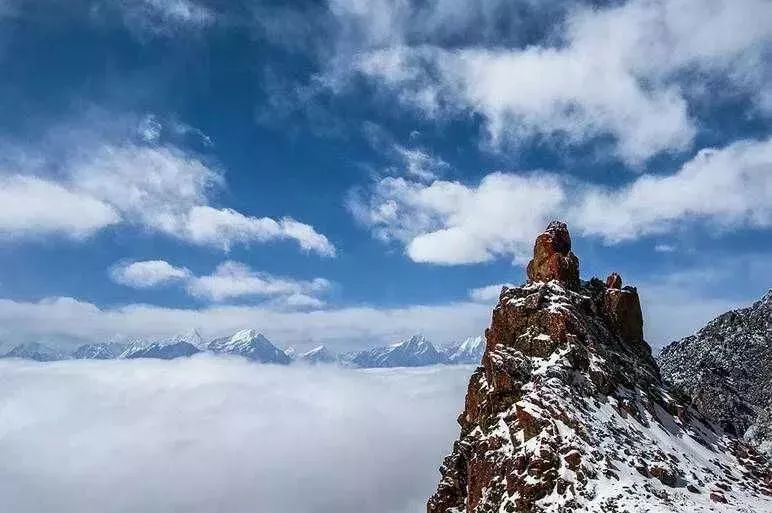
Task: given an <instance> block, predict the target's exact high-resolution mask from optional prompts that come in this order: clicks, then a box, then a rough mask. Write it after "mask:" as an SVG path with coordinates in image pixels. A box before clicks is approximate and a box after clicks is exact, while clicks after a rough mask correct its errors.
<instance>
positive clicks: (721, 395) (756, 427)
mask: <svg viewBox="0 0 772 513" xmlns="http://www.w3.org/2000/svg"><path fill="white" fill-rule="evenodd" d="M658 359H659V364H660V366H661V367H662V375H663V377H664V379H665V381H666V382H668V383H669V384H670V386H671V387H672V388H673V389H674V390H675V391H677V392H678V393H680V394H681V395H682V396H683V397H684V398H685V399H686V400H688V401H689V402H690V403H691V404H692V406H694V407H695V408H696V409H697V410H699V411H700V412H701V413H703V414H704V415H705V416H707V417H708V418H709V419H710V420H712V421H713V422H716V423H718V424H719V425H721V426H722V427H723V428H724V429H726V430H727V431H730V432H733V433H735V434H737V435H738V436H743V435H745V434H746V433H747V434H748V436H747V437H746V438H748V439H749V440H751V441H753V442H754V443H756V444H758V445H759V446H762V445H763V446H764V447H765V448H766V449H767V450H770V449H772V448H771V447H770V445H772V422H771V421H772V415H770V414H769V413H766V412H765V409H770V408H772V290H770V291H769V292H767V293H766V295H765V296H764V297H762V298H761V299H760V300H759V301H757V302H755V303H754V304H753V305H752V306H750V307H748V308H742V309H739V310H734V311H731V312H726V313H724V314H722V315H720V316H718V317H717V318H715V319H713V320H712V321H710V322H709V323H708V324H707V325H706V326H705V327H704V328H702V329H701V330H699V331H698V332H696V333H695V334H693V335H690V336H688V337H686V338H683V339H681V340H679V341H677V342H673V343H672V344H670V345H668V346H667V347H665V348H664V349H663V350H662V352H661V354H660V356H659V358H658ZM751 428H753V429H752V431H751V432H750V433H748V431H749V430H751ZM770 453H771V454H772V451H770Z"/></svg>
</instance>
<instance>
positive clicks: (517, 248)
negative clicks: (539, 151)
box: [351, 173, 565, 265]
mask: <svg viewBox="0 0 772 513" xmlns="http://www.w3.org/2000/svg"><path fill="white" fill-rule="evenodd" d="M564 196H565V192H564V190H563V187H562V184H561V183H560V181H559V180H558V179H557V178H556V177H554V176H552V175H548V174H544V173H542V174H530V175H523V176H521V175H516V174H506V173H492V174H490V175H487V176H486V177H484V178H483V179H482V181H481V182H480V184H479V185H478V186H477V187H469V186H466V185H463V184H461V183H458V182H448V181H442V180H437V181H435V182H433V183H431V184H428V185H427V184H421V183H417V182H409V181H407V180H404V179H402V178H385V179H383V180H381V181H379V182H378V183H377V184H376V187H375V189H374V191H372V194H371V196H370V197H369V198H366V199H364V200H362V199H360V200H358V201H354V202H353V203H352V204H351V209H352V211H353V212H354V214H355V215H356V216H357V218H358V219H359V220H360V221H362V222H364V223H365V224H366V225H368V226H371V227H372V228H373V229H374V232H375V234H376V236H377V237H379V238H381V239H384V240H397V241H400V242H402V243H403V244H405V249H406V253H407V254H408V256H409V257H410V258H411V259H412V260H414V261H416V262H428V263H436V264H446V265H452V264H470V263H477V262H485V261H489V260H492V259H494V258H497V257H501V256H508V257H511V258H513V259H515V260H518V261H524V260H526V259H527V258H529V257H530V253H531V244H532V243H533V238H534V235H535V234H537V233H538V232H539V231H540V230H541V229H543V228H544V226H545V221H546V220H547V219H548V218H549V217H550V215H552V214H553V213H554V212H556V211H557V210H558V208H559V207H560V205H561V204H562V203H563V201H564V199H565V198H564Z"/></svg>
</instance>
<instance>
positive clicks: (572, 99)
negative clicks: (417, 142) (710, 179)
mask: <svg viewBox="0 0 772 513" xmlns="http://www.w3.org/2000/svg"><path fill="white" fill-rule="evenodd" d="M448 4H449V2H428V3H424V2H420V3H419V2H399V3H397V4H393V3H385V2H370V3H362V2H357V1H354V0H338V1H336V2H333V4H332V6H331V12H332V13H333V15H334V17H335V19H336V20H337V21H338V22H339V23H340V24H341V25H342V27H343V29H341V30H339V31H338V33H339V36H338V37H339V39H340V40H341V41H340V43H339V45H338V46H337V49H338V53H337V54H336V56H335V57H333V58H331V59H330V65H329V69H328V71H327V72H326V75H327V76H326V79H327V81H328V83H329V84H330V87H331V88H332V89H333V90H336V91H340V90H345V89H344V88H343V87H342V86H341V84H345V83H346V77H348V76H350V74H351V67H349V66H346V65H345V64H343V63H348V62H350V60H348V59H345V56H348V57H350V58H351V57H352V56H353V59H354V67H353V68H354V70H356V71H357V72H358V73H359V74H360V75H361V76H364V77H366V78H369V79H371V80H372V82H373V84H375V85H376V86H377V87H380V88H382V89H383V90H385V91H386V92H387V93H388V94H393V95H394V96H396V98H397V99H398V100H399V101H401V102H402V103H403V104H406V105H409V106H411V107H415V108H417V109H419V110H420V111H422V112H423V114H425V115H428V116H430V117H435V118H436V117H442V116H446V115H451V116H455V115H459V114H460V115H466V114H468V113H469V112H473V113H476V114H479V115H480V116H482V119H483V120H484V122H485V125H486V127H487V132H488V134H489V135H490V141H491V142H492V143H493V145H494V146H501V145H502V144H504V143H512V142H515V143H520V142H522V141H523V140H526V139H530V138H532V137H548V138H558V139H561V140H563V141H565V142H568V143H569V144H572V143H582V142H585V141H588V140H592V139H595V138H598V137H606V136H611V137H612V138H613V139H615V141H616V148H617V153H618V155H619V156H620V157H621V158H623V159H625V160H626V161H627V162H629V163H632V164H639V163H641V162H643V161H645V160H646V159H648V158H649V157H651V156H653V155H656V154H658V153H661V152H672V151H681V150H684V149H686V148H688V147H690V145H691V143H692V141H693V139H694V136H695V134H696V132H697V130H698V121H697V120H696V119H694V117H693V115H692V114H690V102H692V101H693V100H694V99H695V98H694V97H693V94H692V91H690V87H691V84H692V83H693V82H694V81H693V80H692V79H691V77H694V76H699V77H700V78H704V77H713V78H716V79H721V80H725V81H727V82H728V84H729V87H731V88H732V89H733V90H734V91H735V92H736V93H738V94H740V95H743V96H745V97H750V98H755V100H756V102H757V105H759V106H760V107H762V110H763V108H764V105H766V102H768V98H769V96H770V87H769V83H770V81H769V78H770V73H771V72H772V69H770V66H769V65H768V64H766V63H765V62H764V61H765V59H764V55H765V53H764V52H766V51H768V49H769V45H770V42H771V41H772V29H770V26H769V23H767V22H766V20H767V19H769V17H770V16H772V6H770V4H769V2H766V1H765V0H739V1H737V0H712V1H710V2H707V3H706V2H704V1H702V0H632V1H629V2H626V3H623V4H621V5H620V4H618V3H614V4H612V5H611V6H606V7H603V8H597V7H595V6H591V7H589V6H581V5H580V6H576V5H574V7H573V9H570V10H567V12H568V14H566V15H558V16H552V17H549V19H551V20H559V21H558V22H556V23H553V24H552V25H550V27H551V30H550V31H548V34H547V35H544V36H543V37H541V38H537V39H536V40H535V41H527V42H524V41H520V40H517V37H513V36H511V35H510V36H509V38H507V37H506V35H504V36H503V37H500V38H499V40H491V38H490V37H489V35H490V32H491V31H492V30H493V31H494V32H495V29H493V27H495V26H496V24H497V23H499V21H500V20H501V19H503V18H501V17H498V18H495V17H491V18H486V19H484V20H483V22H482V23H478V24H477V25H471V26H470V25H463V24H462V25H458V24H454V23H450V24H448V25H446V26H445V27H443V28H444V29H445V30H444V31H442V30H440V27H442V25H440V24H432V23H430V22H427V19H431V14H434V15H435V18H434V21H437V20H438V19H442V18H443V16H447V13H448V11H449V9H446V8H447V7H449V5H448ZM488 4H494V5H493V8H492V9H491V10H490V12H491V13H493V14H494V16H495V12H496V9H497V8H498V5H495V4H497V3H496V2H489V3H488ZM542 4H543V3H542ZM542 4H539V5H542ZM556 4H561V3H560V2H556ZM563 5H565V4H563ZM365 6H367V7H365ZM523 9H524V10H525V11H526V12H527V11H528V6H527V5H526V6H524V7H523ZM474 10H475V9H474V8H459V9H458V11H459V13H458V17H459V18H460V17H462V16H463V15H464V14H466V13H467V12H469V11H474ZM427 12H428V13H431V14H430V15H428V16H427V14H426V13H427ZM520 18H522V15H518V14H515V15H514V16H512V19H515V20H517V19H520ZM469 19H470V20H473V19H475V18H474V16H470V17H469ZM451 21H452V19H451ZM478 21H479V20H478ZM534 26H538V25H537V24H535V23H533V20H531V24H530V25H529V29H532V30H533V27H534ZM516 28H517V27H509V29H510V31H509V32H513V33H516V32H517V30H516ZM454 29H457V31H456V30H454ZM536 30H538V29H536ZM521 32H524V31H521ZM452 36H457V37H456V39H454V38H453V37H452ZM458 40H461V41H468V43H466V44H461V45H459V44H458ZM448 41H450V42H451V43H450V44H449V43H448ZM341 53H342V54H343V55H341ZM713 95H714V96H717V93H713Z"/></svg>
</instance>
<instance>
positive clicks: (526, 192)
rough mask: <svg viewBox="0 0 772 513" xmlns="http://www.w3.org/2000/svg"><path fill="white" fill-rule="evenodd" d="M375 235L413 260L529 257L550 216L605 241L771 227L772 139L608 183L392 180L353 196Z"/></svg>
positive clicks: (519, 177)
mask: <svg viewBox="0 0 772 513" xmlns="http://www.w3.org/2000/svg"><path fill="white" fill-rule="evenodd" d="M349 207H350V210H351V211H352V213H353V214H354V216H355V217H356V218H357V219H358V220H359V221H360V222H362V223H364V224H365V225H366V226H368V227H370V228H371V229H372V231H373V234H374V236H375V237H377V238H379V239H382V240H385V241H397V242H398V243H401V244H403V245H404V247H405V252H406V254H407V255H408V256H409V257H410V258H411V259H412V260H413V261H415V262H426V263H434V264H445V265H453V264H472V263H479V262H486V261H489V260H492V259H494V258H498V257H510V258H512V259H513V260H514V261H517V262H520V263H523V262H525V261H527V259H528V258H530V255H531V244H532V243H533V239H534V237H535V235H536V234H538V233H539V232H540V231H541V230H542V229H543V228H544V226H545V225H546V223H547V222H548V220H550V219H553V218H563V219H567V220H570V222H571V228H572V229H573V230H575V231H576V232H578V233H581V234H584V235H588V236H596V237H600V238H602V239H603V240H604V241H606V242H607V243H616V242H620V241H624V240H630V239H637V238H640V237H642V236H646V235H651V234H660V233H667V232H669V231H671V230H673V229H674V228H675V227H676V225H677V224H684V223H687V222H702V223H706V224H708V225H711V226H715V227H717V228H718V229H726V228H728V227H734V226H741V227H746V228H748V227H749V228H767V227H769V226H772V140H770V139H767V140H763V141H754V140H745V141H739V142H736V143H734V144H731V145H729V146H727V147H724V148H721V149H705V150H702V151H700V152H699V153H698V154H697V155H696V156H695V157H694V158H693V159H691V160H690V161H688V162H686V163H685V164H684V165H683V166H682V167H681V169H679V170H678V171H676V172H675V173H674V174H672V175H655V174H644V175H641V176H640V177H638V178H636V179H635V180H633V181H632V182H631V183H629V184H628V185H626V186H622V187H619V188H616V189H614V188H609V187H602V186H598V185H593V184H589V183H582V182H577V181H570V180H568V179H567V178H565V177H562V176H559V175H555V174H550V173H546V172H539V173H529V174H516V173H502V172H495V173H491V174H489V175H487V176H485V177H484V178H483V179H482V180H481V181H480V183H479V184H477V185H466V184H462V183H459V182H450V181H445V180H435V181H433V182H431V183H423V182H418V181H410V180H407V179H405V178H395V177H386V178H383V179H380V180H379V181H378V182H376V183H375V185H374V186H373V189H372V190H371V191H370V192H369V194H368V195H364V196H362V195H360V196H358V197H354V198H353V200H352V201H350V203H349Z"/></svg>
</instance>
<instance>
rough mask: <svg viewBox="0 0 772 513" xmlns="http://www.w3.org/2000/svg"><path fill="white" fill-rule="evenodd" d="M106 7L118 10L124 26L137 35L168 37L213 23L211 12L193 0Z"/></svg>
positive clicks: (135, 0) (127, 0) (121, 0)
mask: <svg viewBox="0 0 772 513" xmlns="http://www.w3.org/2000/svg"><path fill="white" fill-rule="evenodd" d="M106 6H107V7H108V8H110V7H118V8H120V10H121V14H122V16H123V21H124V23H125V25H126V26H127V27H128V28H129V29H130V30H132V31H133V32H135V33H136V34H137V35H145V34H152V35H157V36H158V35H166V36H171V35H173V34H178V33H179V31H180V30H197V29H201V28H204V27H206V26H208V25H211V24H212V23H214V21H215V20H216V13H215V12H214V11H212V10H211V9H209V8H207V7H206V6H204V5H202V4H201V3H199V2H195V1H193V0H118V1H117V2H109V3H107V4H106Z"/></svg>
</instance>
